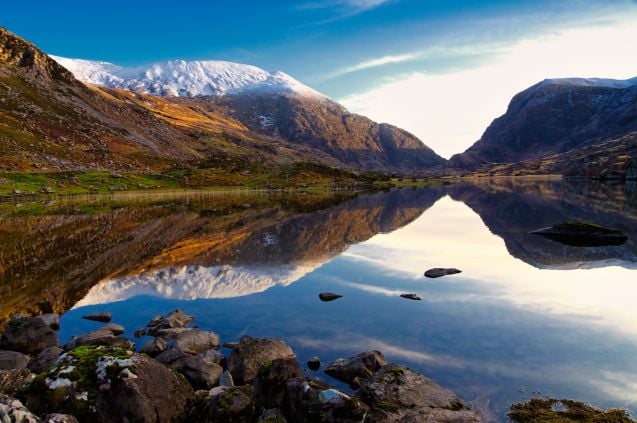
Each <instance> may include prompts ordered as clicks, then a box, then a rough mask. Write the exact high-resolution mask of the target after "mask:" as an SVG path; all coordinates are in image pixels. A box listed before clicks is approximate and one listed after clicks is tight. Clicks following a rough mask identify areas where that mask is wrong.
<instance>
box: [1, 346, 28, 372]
mask: <svg viewBox="0 0 637 423" xmlns="http://www.w3.org/2000/svg"><path fill="white" fill-rule="evenodd" d="M29 360H30V358H29V356H28V355H25V354H22V353H19V352H17V351H5V350H0V370H16V369H24V368H25V367H27V364H29Z"/></svg>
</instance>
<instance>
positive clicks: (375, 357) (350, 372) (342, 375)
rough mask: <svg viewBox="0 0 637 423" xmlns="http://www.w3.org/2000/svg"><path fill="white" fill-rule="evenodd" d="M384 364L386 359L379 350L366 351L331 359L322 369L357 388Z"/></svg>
mask: <svg viewBox="0 0 637 423" xmlns="http://www.w3.org/2000/svg"><path fill="white" fill-rule="evenodd" d="M386 364H387V361H386V360H385V357H384V356H383V354H382V353H381V352H380V351H367V352H363V353H360V354H357V355H355V356H353V357H350V358H348V359H343V358H340V359H338V360H336V361H333V362H332V363H330V364H329V365H328V366H327V367H326V368H325V370H324V371H325V373H326V374H327V375H329V376H332V377H333V378H334V379H337V380H340V381H341V382H345V383H347V384H348V385H349V386H350V387H352V388H359V387H360V386H361V384H362V383H363V382H364V381H365V380H367V379H369V378H370V377H372V375H373V374H374V372H376V371H377V370H379V369H380V368H381V367H383V366H384V365H386Z"/></svg>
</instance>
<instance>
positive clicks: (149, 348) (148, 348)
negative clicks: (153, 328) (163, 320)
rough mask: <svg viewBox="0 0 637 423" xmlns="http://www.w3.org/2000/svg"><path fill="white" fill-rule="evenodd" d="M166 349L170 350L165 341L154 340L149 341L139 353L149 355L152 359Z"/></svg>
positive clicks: (160, 339)
mask: <svg viewBox="0 0 637 423" xmlns="http://www.w3.org/2000/svg"><path fill="white" fill-rule="evenodd" d="M166 348H168V343H167V342H166V341H165V340H163V339H162V338H153V339H150V340H149V341H147V342H146V343H145V344H144V345H143V346H142V349H141V350H140V351H139V352H141V353H144V354H148V355H149V356H151V357H156V356H157V355H159V354H161V353H162V352H164V351H166Z"/></svg>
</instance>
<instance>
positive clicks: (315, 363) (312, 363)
mask: <svg viewBox="0 0 637 423" xmlns="http://www.w3.org/2000/svg"><path fill="white" fill-rule="evenodd" d="M307 367H308V368H309V369H310V370H312V371H317V370H318V369H320V368H321V360H320V359H319V358H318V357H312V358H310V359H309V360H308V361H307Z"/></svg>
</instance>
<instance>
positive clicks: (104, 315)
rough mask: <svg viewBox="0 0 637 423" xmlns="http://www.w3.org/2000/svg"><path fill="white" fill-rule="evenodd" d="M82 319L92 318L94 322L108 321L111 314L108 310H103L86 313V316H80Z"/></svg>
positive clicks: (111, 316)
mask: <svg viewBox="0 0 637 423" xmlns="http://www.w3.org/2000/svg"><path fill="white" fill-rule="evenodd" d="M82 319H86V320H92V321H94V322H102V323H108V322H110V321H111V320H113V315H112V314H111V313H109V312H108V311H103V312H101V313H92V314H87V315H86V316H82Z"/></svg>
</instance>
